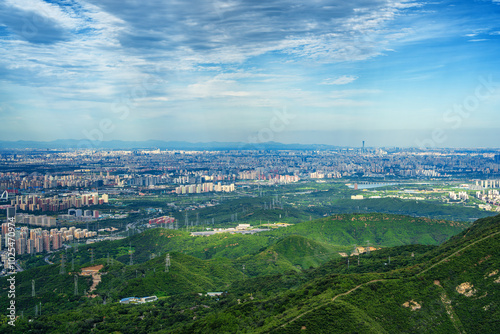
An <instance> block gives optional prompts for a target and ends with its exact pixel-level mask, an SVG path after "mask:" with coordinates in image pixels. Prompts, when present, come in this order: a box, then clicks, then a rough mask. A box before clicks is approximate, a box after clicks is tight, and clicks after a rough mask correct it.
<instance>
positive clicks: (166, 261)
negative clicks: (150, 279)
mask: <svg viewBox="0 0 500 334" xmlns="http://www.w3.org/2000/svg"><path fill="white" fill-rule="evenodd" d="M169 269H170V254H169V253H167V255H166V256H165V272H166V273H168V271H169Z"/></svg>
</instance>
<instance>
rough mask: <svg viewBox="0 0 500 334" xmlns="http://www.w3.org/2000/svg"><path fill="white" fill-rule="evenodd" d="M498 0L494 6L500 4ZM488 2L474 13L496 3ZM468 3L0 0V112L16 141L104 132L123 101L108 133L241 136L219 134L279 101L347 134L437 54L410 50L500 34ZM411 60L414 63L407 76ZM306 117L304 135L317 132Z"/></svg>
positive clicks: (239, 129)
mask: <svg viewBox="0 0 500 334" xmlns="http://www.w3.org/2000/svg"><path fill="white" fill-rule="evenodd" d="M494 2H496V1H493V2H492V3H489V5H490V6H492V7H494V8H498V7H497V6H496V5H495V4H494ZM450 4H451V3H450ZM487 5H488V4H487V3H486V2H485V3H482V4H481V5H480V6H482V7H481V9H477V10H484V11H486V10H490V11H491V9H490V8H487V7H486V6H487ZM468 6H469V5H468V4H467V3H465V2H464V3H463V4H460V3H458V4H457V2H454V6H453V7H452V6H449V4H448V3H447V2H444V3H442V4H439V5H436V4H427V3H423V2H419V1H413V0H370V1H368V0H353V1H324V0H317V1H309V2H302V3H301V2H297V1H293V0H270V1H242V0H229V1H213V2H212V1H209V2H207V1H201V0H196V1H189V2H187V1H180V0H176V1H173V0H169V1H164V0H148V1H135V0H126V1H123V0H88V1H83V0H59V1H55V0H54V1H42V0H6V1H3V2H2V3H0V46H1V47H0V80H1V81H0V101H2V102H0V118H2V120H3V121H4V122H8V123H9V124H10V125H11V126H12V129H15V130H13V131H12V133H8V134H5V135H6V136H7V137H8V138H11V137H12V136H13V135H14V134H15V133H17V134H18V136H19V134H20V133H23V134H21V135H20V136H22V137H26V136H28V137H29V136H31V139H41V140H44V139H56V138H61V137H75V136H76V137H82V130H85V129H87V130H88V129H90V128H93V127H94V128H95V127H98V126H99V125H98V124H99V122H100V121H101V120H102V119H103V117H107V118H111V119H117V114H118V113H117V112H116V110H118V108H122V109H123V108H125V107H126V108H127V109H128V113H127V117H126V118H125V119H120V121H116V122H117V126H116V130H115V131H114V132H113V133H110V134H109V135H108V138H107V139H114V138H124V137H125V136H128V135H131V134H133V135H134V136H137V138H138V139H141V138H147V136H151V138H158V139H173V138H167V137H164V136H165V134H164V132H162V128H161V127H160V126H159V124H161V123H163V124H175V128H176V129H177V130H176V132H175V133H174V132H172V136H176V137H178V136H180V135H181V134H182V133H184V132H186V131H188V130H189V129H190V128H193V129H196V130H197V131H199V132H200V133H201V132H203V133H204V136H205V137H210V136H213V139H214V140H225V139H227V140H235V139H240V140H241V139H242V138H234V137H231V138H229V137H228V138H225V137H224V136H222V135H221V131H223V130H224V129H227V128H235V129H236V131H235V133H237V134H236V135H235V136H236V137H237V136H238V133H239V134H240V135H241V133H249V132H252V131H256V130H258V129H259V127H262V126H264V125H265V124H266V123H267V122H268V119H269V117H270V116H269V115H270V114H271V113H272V110H274V109H276V108H278V109H279V108H282V107H283V106H293V108H295V112H296V113H297V114H300V115H304V116H305V115H311V117H313V118H314V117H316V118H318V119H319V118H321V117H323V118H324V119H325V120H329V121H331V122H333V123H334V127H336V128H342V129H344V130H346V129H348V128H349V127H351V126H352V124H358V125H359V124H360V122H361V123H364V124H365V125H366V126H369V124H378V125H377V126H379V127H383V126H385V125H383V124H384V122H383V121H380V118H381V114H380V113H382V114H383V113H385V111H383V110H386V108H388V107H390V108H392V112H396V110H394V109H395V107H394V105H392V104H390V103H388V99H389V98H390V96H392V95H391V94H395V93H394V91H395V90H396V91H397V89H398V86H397V85H395V86H393V85H394V80H395V78H397V76H396V73H398V75H399V76H401V77H402V78H401V80H407V81H408V80H413V79H411V78H425V77H426V76H427V77H428V76H429V75H430V74H429V73H426V74H425V75H423V74H422V73H419V74H415V72H418V70H419V68H421V67H422V66H423V64H421V61H423V60H424V58H425V57H428V58H427V59H428V60H430V59H431V57H430V56H429V55H426V56H425V57H422V58H421V59H418V58H417V57H416V56H415V55H416V54H417V53H419V52H422V48H424V50H425V47H426V45H425V44H424V41H425V42H429V41H431V43H435V42H438V41H437V39H442V41H443V40H444V41H447V42H445V43H442V41H439V43H441V44H439V45H440V46H441V47H442V46H443V45H446V43H449V42H450V41H452V40H454V41H455V39H456V38H462V39H463V43H464V44H466V43H465V42H467V41H471V42H481V44H484V43H488V42H489V41H490V40H491V39H497V38H498V31H499V30H500V29H499V27H495V25H494V24H493V23H491V22H494V20H488V22H490V23H488V24H479V23H478V20H476V17H474V16H473V15H472V14H470V17H468V16H464V15H463V14H464V12H465V10H466V9H467V10H469V9H470V8H469V7H468ZM478 6H479V5H478ZM478 8H479V7H478ZM469 12H470V10H469ZM438 14H440V15H441V18H443V20H442V21H440V22H439V23H437V22H438V21H436V20H435V18H436V17H438V16H439V15H438ZM444 15H446V16H444ZM489 15H490V17H491V18H494V17H495V16H496V13H495V12H491V13H490V14H489ZM459 17H460V20H461V22H458V18H459ZM464 17H465V18H464ZM447 18H448V19H447ZM443 24H444V25H445V26H446V28H447V29H442V26H441V25H443ZM464 26H465V27H468V28H467V29H468V30H467V31H464V28H463V27H464ZM459 36H460V37H459ZM454 43H455V42H454ZM460 45H462V42H460ZM419 47H420V49H419ZM450 50H451V46H450V49H447V50H443V56H444V55H445V53H446V52H450ZM389 57H390V58H391V59H392V60H391V62H392V61H394V65H393V63H388V59H389ZM412 61H414V62H415V63H411V62H412ZM398 62H399V63H398ZM403 64H404V65H406V66H407V67H412V69H411V70H412V71H414V72H413V73H411V75H410V74H408V75H407V74H406V73H405V71H407V70H409V69H408V68H405V66H403ZM344 87H346V88H349V89H344ZM341 88H342V89H341ZM398 96H399V95H396V97H398ZM414 98H415V97H414V96H413V95H412V99H414ZM118 106H121V107H118ZM124 106H125V107H124ZM273 108H274V109H273ZM410 109H412V108H410ZM33 110H37V111H38V113H36V114H35V115H33V114H32V113H33ZM9 113H10V114H9ZM12 113H15V114H16V117H14V115H11V114H12ZM346 115H350V116H346ZM47 116H50V117H54V119H53V120H52V123H51V122H49V121H45V122H46V123H47V128H49V129H50V130H51V131H48V132H47V133H44V132H43V131H36V132H33V130H32V129H33V128H36V124H43V123H44V121H43V120H45V119H47ZM19 117H20V118H21V119H25V124H24V126H23V124H21V122H20V121H19ZM33 117H34V118H33ZM377 117H378V118H379V121H377ZM122 118H123V117H122ZM236 119H237V120H236ZM30 120H33V122H34V123H33V124H31V125H29V126H28V125H26V124H28V123H30ZM74 120H77V121H78V126H76V125H75V122H74ZM221 120H224V121H221ZM231 120H232V121H231ZM231 122H233V123H231ZM319 123H321V122H319ZM303 124H305V123H303ZM30 126H31V128H30ZM308 126H309V127H313V128H311V129H306V128H304V126H303V127H302V128H300V126H297V127H298V128H297V129H296V130H297V131H298V130H301V131H313V130H314V124H313V123H308ZM400 126H402V124H398V125H396V124H394V125H393V127H400ZM405 126H406V125H405ZM23 127H24V128H29V130H23ZM299 128H300V129H299ZM146 129H149V130H146ZM293 129H294V128H293V126H290V131H292V130H293ZM34 133H35V134H36V135H34ZM205 137H204V138H205ZM19 139H21V138H19ZM182 139H188V138H182ZM243 139H244V138H243Z"/></svg>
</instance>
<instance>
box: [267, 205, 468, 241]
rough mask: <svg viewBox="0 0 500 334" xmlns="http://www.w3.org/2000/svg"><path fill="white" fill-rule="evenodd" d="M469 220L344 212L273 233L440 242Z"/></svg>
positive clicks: (319, 238)
mask: <svg viewBox="0 0 500 334" xmlns="http://www.w3.org/2000/svg"><path fill="white" fill-rule="evenodd" d="M469 225H470V224H466V223H460V222H451V221H445V220H434V219H428V218H413V217H408V216H400V215H389V214H378V213H376V214H343V215H333V216H330V217H326V218H322V219H317V220H314V221H309V222H303V223H300V224H296V225H294V226H291V227H288V228H286V229H280V230H277V231H273V235H283V236H284V235H302V236H306V237H307V238H310V239H314V240H316V241H321V242H327V243H330V244H335V245H353V244H357V245H366V242H367V241H368V242H370V243H371V244H372V245H380V246H399V245H408V244H425V245H438V244H440V243H442V242H444V241H445V240H447V239H448V238H450V237H451V236H453V235H455V234H457V233H459V232H461V231H462V230H464V229H465V228H466V227H467V226H469Z"/></svg>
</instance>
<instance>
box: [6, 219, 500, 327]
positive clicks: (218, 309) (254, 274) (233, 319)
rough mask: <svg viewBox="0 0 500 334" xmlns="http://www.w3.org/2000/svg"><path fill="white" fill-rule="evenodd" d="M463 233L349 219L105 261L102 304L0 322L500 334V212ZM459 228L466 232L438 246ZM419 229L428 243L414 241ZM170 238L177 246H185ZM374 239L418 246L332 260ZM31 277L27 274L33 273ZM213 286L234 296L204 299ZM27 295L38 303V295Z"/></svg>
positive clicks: (428, 223) (442, 225)
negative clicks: (140, 301) (251, 242)
mask: <svg viewBox="0 0 500 334" xmlns="http://www.w3.org/2000/svg"><path fill="white" fill-rule="evenodd" d="M339 226H340V227H342V228H340V227H339ZM385 228H386V229H387V231H386V232H384V229H385ZM462 228H463V226H461V225H456V224H455V223H453V222H445V221H434V220H425V219H424V220H420V219H416V218H410V217H404V216H391V215H339V216H337V217H329V218H325V219H321V220H317V221H311V222H305V223H301V224H297V225H295V226H293V227H290V228H288V229H280V230H277V231H272V232H268V233H267V234H266V235H264V236H263V238H265V240H267V241H266V242H267V243H268V244H267V245H266V244H265V243H262V244H259V246H261V247H260V248H259V249H257V247H252V248H247V249H252V252H251V253H248V254H245V255H243V256H238V257H235V258H231V256H230V255H228V256H221V257H217V256H213V257H212V259H210V260H203V259H201V258H197V257H193V256H190V255H188V254H182V253H181V252H171V253H170V255H171V267H170V270H169V272H168V273H165V272H164V268H165V266H164V263H165V257H164V254H163V255H162V256H158V257H156V258H153V259H151V260H147V261H145V262H142V263H138V264H135V265H132V266H128V265H124V264H123V263H120V262H117V261H115V264H113V265H108V264H107V263H105V262H104V264H105V268H103V270H102V271H105V272H107V274H105V275H103V276H102V277H103V279H102V282H101V283H100V285H99V286H98V290H97V291H96V292H97V293H98V294H99V297H97V298H94V299H92V300H86V298H84V297H82V298H79V299H78V300H77V301H76V302H75V301H71V300H70V298H68V296H66V297H65V296H57V295H55V297H52V298H59V300H60V302H61V309H62V310H61V311H60V312H58V311H56V310H53V311H47V313H44V314H43V315H42V316H38V317H36V318H34V317H33V314H29V313H28V311H25V317H24V319H19V320H18V321H17V324H16V327H15V328H12V327H10V326H8V325H0V326H1V327H0V332H2V333H3V332H5V333H10V332H17V333H27V332H32V333H68V332H71V333H90V332H94V333H111V332H117V333H297V332H301V333H302V332H306V333H307V332H310V333H356V332H361V331H363V332H366V333H390V332H394V333H496V332H497V328H498V324H499V322H500V295H499V294H500V250H499V249H498V245H499V244H500V216H497V217H491V218H485V219H481V220H478V221H477V222H475V223H474V224H473V225H472V226H471V227H470V228H468V229H466V230H464V231H462V232H459V231H460V230H461V229H462ZM455 229H456V231H457V233H458V234H457V235H456V236H454V237H452V238H450V239H449V240H448V241H446V242H444V243H443V244H441V245H439V246H436V245H435V244H437V243H439V240H441V238H444V236H443V235H446V234H452V231H454V230H455ZM158 231H160V232H154V233H153V231H148V232H149V233H152V234H153V235H154V237H155V238H156V239H155V242H157V243H159V244H161V243H162V242H163V241H162V240H163V239H162V238H163V237H164V236H161V235H159V234H158V233H166V232H161V230H158ZM388 231H391V233H388ZM404 231H407V233H406V236H405V234H404V233H403V232H404ZM285 232H286V233H285ZM342 232H344V233H342ZM168 233H178V232H174V231H168ZM416 233H420V236H417V237H415V236H414V234H416ZM169 235H170V238H168V236H167V239H174V238H175V236H174V235H173V234H169ZM367 235H368V236H369V237H370V238H372V237H373V239H372V240H373V241H372V242H373V244H374V245H375V244H376V243H377V242H380V245H384V246H386V245H393V244H396V245H400V244H405V243H407V245H403V246H395V247H384V248H382V249H380V250H377V251H372V252H371V253H370V254H361V255H360V256H350V257H349V258H340V257H337V258H333V259H331V258H330V259H331V260H330V261H328V259H329V255H328V254H335V253H336V252H337V251H338V250H339V248H338V247H339V245H342V244H344V245H349V248H350V249H351V246H350V245H352V244H353V243H355V242H356V243H357V242H359V241H361V240H363V239H365V238H367ZM424 235H426V236H427V237H425V238H424V239H423V240H424V241H425V240H431V239H432V240H433V242H427V243H428V244H429V245H427V246H426V245H417V244H412V243H415V242H417V240H418V238H423V237H422V236H424ZM137 237H139V235H138V236H137ZM219 237H220V238H221V239H217V240H216V241H215V239H214V240H212V241H210V239H209V238H203V239H205V240H204V241H203V242H204V243H206V242H208V243H209V244H210V243H211V242H213V243H214V244H210V247H217V245H216V244H217V243H218V242H223V243H224V242H228V241H230V240H228V239H230V237H231V236H227V238H224V236H219ZM141 238H146V237H145V236H141ZM182 238H183V236H182V235H180V237H179V240H182ZM384 238H385V239H384ZM415 238H417V239H415ZM428 238H430V239H428ZM367 240H371V239H367ZM377 240H380V241H377ZM420 240H422V239H420ZM353 241H354V242H353ZM125 242H126V241H125ZM176 242H177V241H176ZM197 242H198V241H197ZM230 242H232V241H230ZM244 242H246V241H244ZM359 243H360V242H359ZM360 244H361V243H360ZM433 244H434V245H433ZM214 245H215V246H214ZM94 246H95V247H96V250H97V249H98V247H99V245H94ZM206 246H207V244H204V245H203V247H206ZM106 247H108V248H109V244H107V245H106ZM121 247H125V246H124V245H122V246H121ZM151 247H154V244H153V245H152V246H150V248H151ZM229 247H230V246H228V247H227V248H229ZM234 247H235V248H234V249H236V248H237V246H234ZM224 248H226V247H225V246H224ZM165 249H167V248H165ZM193 249H194V248H193ZM255 249H257V250H256V251H253V250H255ZM101 252H102V253H103V254H104V253H105V251H101ZM135 252H136V253H138V254H139V250H138V248H135ZM237 252H239V251H237ZM144 254H147V253H146V252H145V251H144ZM100 261H104V260H100ZM325 261H326V262H325ZM124 262H125V261H124ZM243 266H245V267H243ZM41 268H45V267H41ZM47 268H51V269H50V270H51V271H52V272H47V273H46V276H47V277H49V278H47V279H50V277H52V276H54V277H55V276H57V275H59V274H58V273H57V268H58V266H57V265H53V266H48V267H47ZM31 270H35V269H31ZM31 270H29V271H26V272H25V273H24V274H25V275H30V271H31ZM59 276H60V275H59ZM18 277H19V276H18ZM25 279H26V278H25ZM39 279H40V278H39ZM68 283H69V284H70V282H66V283H64V282H62V281H61V282H59V283H57V281H54V284H68ZM82 283H83V282H82ZM1 284H4V283H3V280H2V283H1ZM24 284H25V285H26V286H27V285H29V283H27V284H26V283H24ZM70 285H71V284H70ZM2 287H3V288H4V289H5V286H4V285H2ZM52 288H54V287H52V286H51V289H52ZM67 289H68V288H67ZM213 290H216V291H223V292H224V294H223V295H222V296H219V297H217V298H211V297H206V296H204V292H207V291H213ZM22 291H24V292H22V294H25V296H23V297H22V298H24V299H25V300H26V301H27V302H29V301H30V296H28V295H26V294H29V290H27V289H26V288H23V290H22ZM57 291H59V290H57ZM70 291H71V288H69V289H68V291H67V292H66V294H68V293H69V292H70ZM198 293H201V295H199V294H198ZM149 294H157V295H158V296H160V297H161V298H160V300H159V301H158V302H154V303H150V304H144V305H120V304H119V303H117V302H116V301H117V299H118V298H121V297H124V296H139V297H140V296H143V295H149ZM62 297H65V298H66V299H68V300H67V301H66V299H64V298H62ZM103 297H106V298H107V301H108V302H107V304H106V305H103ZM2 298H3V296H2ZM42 302H44V303H45V301H43V300H42ZM28 319H31V320H32V321H31V322H29V321H28ZM5 320H6V319H5V318H2V321H5Z"/></svg>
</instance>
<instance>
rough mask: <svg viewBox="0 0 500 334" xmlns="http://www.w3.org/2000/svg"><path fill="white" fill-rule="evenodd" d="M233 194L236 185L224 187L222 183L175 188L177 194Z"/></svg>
mask: <svg viewBox="0 0 500 334" xmlns="http://www.w3.org/2000/svg"><path fill="white" fill-rule="evenodd" d="M212 191H215V192H232V191H234V183H232V184H229V185H222V184H221V183H220V182H219V183H217V184H213V183H212V182H208V183H202V184H190V185H181V186H178V187H176V188H175V193H176V194H200V193H207V192H212Z"/></svg>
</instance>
